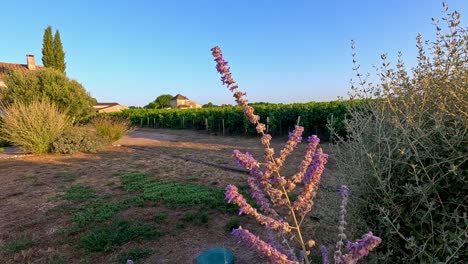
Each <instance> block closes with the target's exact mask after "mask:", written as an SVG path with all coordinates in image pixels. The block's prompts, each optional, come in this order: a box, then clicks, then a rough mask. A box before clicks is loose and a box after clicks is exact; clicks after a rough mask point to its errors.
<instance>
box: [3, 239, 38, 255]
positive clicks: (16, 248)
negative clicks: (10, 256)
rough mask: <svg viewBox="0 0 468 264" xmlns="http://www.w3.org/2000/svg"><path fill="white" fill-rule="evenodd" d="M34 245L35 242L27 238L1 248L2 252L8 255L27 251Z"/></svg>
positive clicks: (7, 243)
mask: <svg viewBox="0 0 468 264" xmlns="http://www.w3.org/2000/svg"><path fill="white" fill-rule="evenodd" d="M35 244H36V242H35V241H33V240H31V239H28V238H20V239H16V240H11V241H8V242H6V243H5V244H4V245H3V246H2V250H3V251H6V252H10V253H16V252H20V251H21V250H25V249H28V248H30V247H32V246H34V245H35Z"/></svg>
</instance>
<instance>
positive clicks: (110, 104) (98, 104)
mask: <svg viewBox="0 0 468 264" xmlns="http://www.w3.org/2000/svg"><path fill="white" fill-rule="evenodd" d="M118 104H119V103H96V104H94V106H108V107H110V106H114V105H118Z"/></svg>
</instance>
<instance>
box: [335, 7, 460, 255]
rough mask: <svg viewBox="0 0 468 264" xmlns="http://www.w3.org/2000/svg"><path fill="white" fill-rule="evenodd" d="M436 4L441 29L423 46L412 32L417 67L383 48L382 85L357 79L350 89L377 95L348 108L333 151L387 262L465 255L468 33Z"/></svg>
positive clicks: (358, 93) (456, 18)
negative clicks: (392, 59)
mask: <svg viewBox="0 0 468 264" xmlns="http://www.w3.org/2000/svg"><path fill="white" fill-rule="evenodd" d="M444 6H445V12H444V13H445V18H444V20H446V22H447V23H446V24H447V25H449V29H447V31H446V32H444V31H443V30H442V29H441V27H440V26H438V25H437V23H436V35H437V38H436V41H434V42H427V43H428V44H427V45H429V47H427V46H426V45H424V44H423V43H425V42H424V41H423V40H422V37H421V36H420V35H419V36H418V38H417V47H418V50H419V54H418V65H417V67H416V68H414V69H412V71H411V72H408V71H407V70H406V69H405V67H404V65H403V62H402V61H401V58H400V59H399V61H398V63H397V64H396V69H391V68H389V62H388V61H387V59H386V55H382V59H383V64H382V65H383V66H382V69H381V71H380V72H379V76H381V84H378V85H372V84H371V85H367V84H366V83H365V80H363V79H360V85H359V86H356V87H354V89H353V93H354V95H355V96H357V97H358V98H367V96H368V95H372V96H374V97H377V98H381V100H374V101H372V103H370V104H368V105H361V106H359V107H357V106H354V107H351V108H350V118H349V119H348V121H347V123H346V130H347V131H348V133H349V137H348V140H343V139H339V140H338V141H337V142H338V144H337V146H336V149H335V151H334V156H335V157H337V161H338V162H337V165H338V167H339V169H340V173H341V174H344V175H348V176H349V180H350V181H351V182H352V183H353V185H354V186H352V187H351V189H352V190H353V193H354V194H355V196H357V199H356V202H357V201H362V203H361V204H360V208H359V209H361V212H362V214H363V215H364V217H365V219H366V221H367V223H368V224H369V225H370V226H371V229H372V230H373V231H374V233H376V234H377V235H379V236H381V237H382V240H383V241H384V243H382V248H381V251H382V252H383V253H385V254H386V255H387V256H386V257H385V258H386V261H388V262H389V263H458V262H459V261H461V262H463V260H462V259H466V258H467V252H466V244H467V239H466V238H467V234H468V232H467V224H468V222H467V218H466V212H467V211H468V207H467V204H466V201H467V197H468V196H467V189H466V186H467V185H466V176H467V175H468V173H467V155H466V150H467V149H466V146H468V133H467V132H468V104H467V102H468V89H467V86H466V84H467V83H468V67H467V65H468V59H467V58H468V56H467V55H468V53H467V52H468V48H467V42H468V33H467V32H468V31H467V28H463V27H461V26H460V20H459V17H460V15H459V14H458V13H457V12H453V13H452V14H448V13H447V9H446V5H445V4H444ZM444 24H445V22H444ZM427 48H429V51H430V53H429V54H426V50H427ZM358 68H359V66H358V65H355V69H358ZM359 76H363V75H361V74H360V75H359ZM463 248H465V250H463ZM461 262H460V263H461Z"/></svg>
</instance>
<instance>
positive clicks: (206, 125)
mask: <svg viewBox="0 0 468 264" xmlns="http://www.w3.org/2000/svg"><path fill="white" fill-rule="evenodd" d="M205 127H206V132H208V118H205Z"/></svg>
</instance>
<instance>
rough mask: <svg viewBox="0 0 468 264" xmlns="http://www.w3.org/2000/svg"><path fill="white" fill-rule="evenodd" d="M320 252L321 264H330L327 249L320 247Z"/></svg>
mask: <svg viewBox="0 0 468 264" xmlns="http://www.w3.org/2000/svg"><path fill="white" fill-rule="evenodd" d="M320 252H321V253H322V263H323V264H330V258H329V257H328V249H327V247H326V246H324V245H321V246H320Z"/></svg>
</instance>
